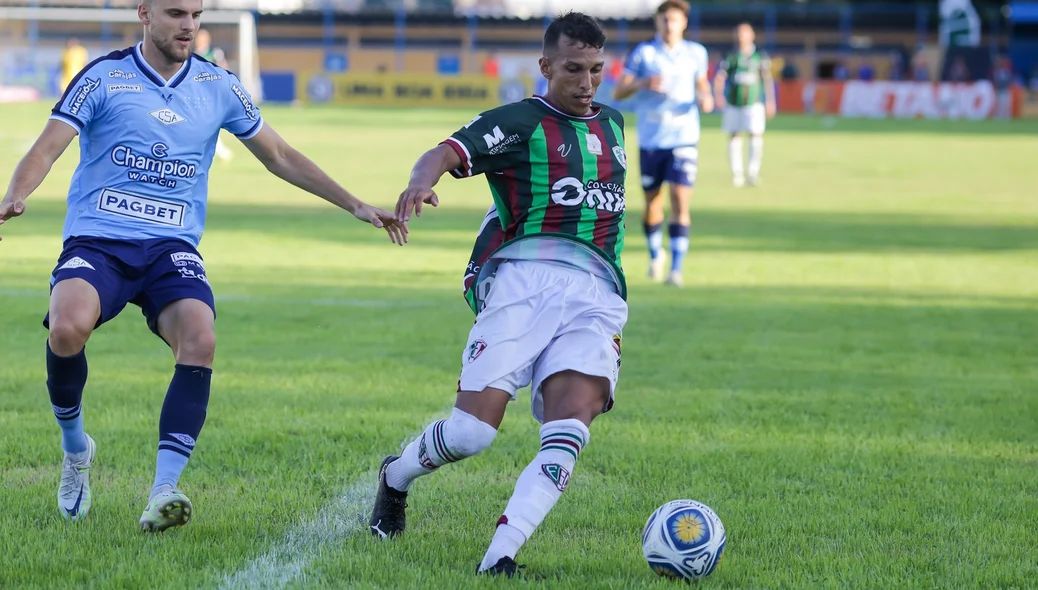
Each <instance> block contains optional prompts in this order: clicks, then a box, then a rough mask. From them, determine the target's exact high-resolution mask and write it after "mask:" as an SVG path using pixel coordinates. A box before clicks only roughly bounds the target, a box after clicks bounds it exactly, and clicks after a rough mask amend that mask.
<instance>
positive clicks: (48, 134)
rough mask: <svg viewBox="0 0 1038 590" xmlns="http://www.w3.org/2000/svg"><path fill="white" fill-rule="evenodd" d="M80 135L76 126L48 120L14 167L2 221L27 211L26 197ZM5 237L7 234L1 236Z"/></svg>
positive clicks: (0, 209) (1, 209) (0, 208)
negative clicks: (41, 131)
mask: <svg viewBox="0 0 1038 590" xmlns="http://www.w3.org/2000/svg"><path fill="white" fill-rule="evenodd" d="M75 137H76V130H75V129H73V128H72V127H71V126H69V125H67V124H65V123H62V122H60V121H53V120H52V121H47V126H46V127H44V128H43V133H41V134H40V137H39V138H38V139H37V140H36V143H34V144H32V147H31V148H29V152H28V153H27V154H25V157H24V158H22V161H21V162H19V163H18V167H17V168H15V169H14V176H13V177H12V178H11V184H10V186H8V187H7V195H6V196H4V200H3V201H0V225H2V224H3V223H4V222H5V221H7V220H8V219H10V218H12V217H18V216H19V215H21V214H22V213H25V199H27V198H29V195H31V194H32V192H33V191H34V190H36V188H37V187H39V186H40V184H41V183H42V182H43V179H44V178H47V174H48V173H49V172H50V169H51V167H52V166H54V162H56V161H58V158H60V157H61V154H63V153H64V152H65V148H67V147H68V144H70V143H72V140H73V139H75ZM0 239H3V238H0Z"/></svg>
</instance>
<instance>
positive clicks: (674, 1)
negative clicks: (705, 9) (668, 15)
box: [656, 0, 692, 16]
mask: <svg viewBox="0 0 1038 590" xmlns="http://www.w3.org/2000/svg"><path fill="white" fill-rule="evenodd" d="M668 10H680V11H681V12H682V13H683V14H684V15H685V16H688V12H689V11H690V10H692V8H691V7H690V6H689V5H688V2H685V0H666V1H665V2H664V3H663V4H660V6H659V8H657V9H656V14H663V13H664V12H667V11H668Z"/></svg>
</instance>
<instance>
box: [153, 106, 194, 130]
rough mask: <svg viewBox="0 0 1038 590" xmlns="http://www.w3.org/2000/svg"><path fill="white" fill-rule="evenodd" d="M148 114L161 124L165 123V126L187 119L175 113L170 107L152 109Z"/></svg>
mask: <svg viewBox="0 0 1038 590" xmlns="http://www.w3.org/2000/svg"><path fill="white" fill-rule="evenodd" d="M148 114H149V115H151V116H152V117H155V120H157V121H158V122H159V123H162V124H163V125H166V126H167V127H168V126H170V125H176V124H177V123H183V122H184V121H187V119H185V118H184V117H181V116H180V115H178V114H176V113H175V112H174V111H172V110H171V109H159V110H157V111H152V112H150V113H148Z"/></svg>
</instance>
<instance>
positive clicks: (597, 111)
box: [533, 94, 602, 121]
mask: <svg viewBox="0 0 1038 590" xmlns="http://www.w3.org/2000/svg"><path fill="white" fill-rule="evenodd" d="M533 98H534V100H538V101H540V103H541V104H542V105H544V106H545V107H547V108H549V109H551V110H552V112H555V113H558V114H560V115H562V116H563V117H566V118H569V119H577V120H578V121H590V120H592V119H594V118H596V117H598V116H599V115H600V114H602V107H596V106H594V105H592V106H591V114H590V115H587V116H584V117H577V116H574V115H571V114H569V113H564V112H562V111H560V110H559V109H557V108H555V107H554V106H552V104H551V103H550V102H548V101H546V100H544V99H543V98H541V97H540V96H537V95H536V94H535V95H534V96H533Z"/></svg>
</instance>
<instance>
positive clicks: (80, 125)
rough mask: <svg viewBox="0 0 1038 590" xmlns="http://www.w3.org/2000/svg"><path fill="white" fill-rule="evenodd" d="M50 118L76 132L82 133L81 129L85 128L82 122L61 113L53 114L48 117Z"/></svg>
mask: <svg viewBox="0 0 1038 590" xmlns="http://www.w3.org/2000/svg"><path fill="white" fill-rule="evenodd" d="M50 118H51V119H54V120H55V121H61V122H62V123H65V124H66V125H69V126H71V127H72V128H73V129H75V130H76V131H83V127H85V125H83V122H82V121H80V120H79V119H77V118H75V117H73V116H72V115H67V114H65V113H62V112H55V113H53V114H52V115H51V116H50Z"/></svg>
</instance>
